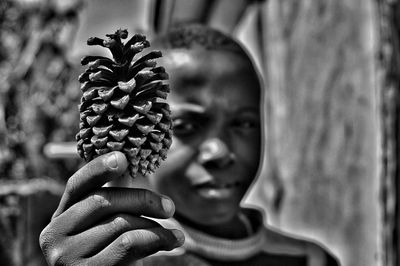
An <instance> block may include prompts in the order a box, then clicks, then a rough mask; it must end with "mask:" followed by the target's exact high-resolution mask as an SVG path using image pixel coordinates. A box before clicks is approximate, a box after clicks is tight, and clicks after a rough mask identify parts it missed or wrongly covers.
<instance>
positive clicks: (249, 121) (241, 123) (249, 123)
mask: <svg viewBox="0 0 400 266" xmlns="http://www.w3.org/2000/svg"><path fill="white" fill-rule="evenodd" d="M232 126H233V127H235V128H239V129H257V128H259V127H260V123H259V121H258V119H255V118H239V119H237V120H235V121H233V123H232Z"/></svg>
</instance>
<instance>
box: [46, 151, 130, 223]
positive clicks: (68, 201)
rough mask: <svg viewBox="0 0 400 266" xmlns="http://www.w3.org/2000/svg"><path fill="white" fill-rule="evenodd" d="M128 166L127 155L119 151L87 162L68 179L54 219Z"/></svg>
mask: <svg viewBox="0 0 400 266" xmlns="http://www.w3.org/2000/svg"><path fill="white" fill-rule="evenodd" d="M127 167H128V162H127V159H126V157H125V155H124V154H123V153H121V152H118V151H115V152H111V153H108V154H104V155H102V156H99V157H96V158H95V159H93V160H92V161H90V162H89V163H87V164H86V165H85V166H83V167H82V168H81V169H79V170H78V171H77V172H76V173H75V174H74V175H72V176H71V177H70V178H69V179H68V182H67V184H66V187H65V191H64V194H63V195H62V197H61V200H60V203H59V205H58V208H57V210H56V211H55V212H54V214H53V217H52V219H54V218H55V217H57V216H58V215H60V214H61V213H62V212H64V211H65V210H66V209H67V208H68V207H70V206H71V205H73V204H74V203H76V201H78V200H79V199H80V198H82V197H84V196H86V195H87V194H89V193H90V192H92V191H94V190H96V189H99V188H100V187H102V186H103V185H104V184H105V183H107V182H109V181H110V180H112V179H113V178H116V177H119V176H121V175H122V174H123V173H124V172H125V171H126V170H127Z"/></svg>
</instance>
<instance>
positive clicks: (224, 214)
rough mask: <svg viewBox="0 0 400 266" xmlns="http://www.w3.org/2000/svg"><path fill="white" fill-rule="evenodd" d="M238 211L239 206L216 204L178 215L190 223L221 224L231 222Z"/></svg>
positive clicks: (210, 225) (211, 225)
mask: <svg viewBox="0 0 400 266" xmlns="http://www.w3.org/2000/svg"><path fill="white" fill-rule="evenodd" d="M238 212H239V206H218V208H207V209H206V210H205V209H200V210H197V211H196V213H193V210H192V212H191V213H188V215H184V214H183V215H180V216H183V217H185V218H184V219H185V220H190V223H192V224H198V225H201V226H205V227H213V226H220V225H221V226H222V225H224V224H227V223H229V222H231V221H232V220H233V219H234V218H235V217H236V215H237V213H238Z"/></svg>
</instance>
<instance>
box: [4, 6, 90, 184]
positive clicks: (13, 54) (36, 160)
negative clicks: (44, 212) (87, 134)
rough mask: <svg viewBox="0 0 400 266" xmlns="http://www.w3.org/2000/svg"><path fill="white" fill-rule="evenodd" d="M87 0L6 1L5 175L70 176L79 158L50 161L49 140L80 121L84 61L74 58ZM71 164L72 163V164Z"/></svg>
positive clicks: (68, 135) (65, 136) (69, 134)
mask: <svg viewBox="0 0 400 266" xmlns="http://www.w3.org/2000/svg"><path fill="white" fill-rule="evenodd" d="M81 8H82V3H81V1H68V3H62V1H58V2H57V1H54V0H35V1H33V0H30V1H28V0H24V1H21V0H20V1H16V0H2V1H1V2H0V17H2V20H1V21H0V39H1V40H2V41H1V42H0V178H1V179H24V178H33V177H43V176H51V177H53V178H60V179H61V180H63V179H65V178H67V177H68V176H69V175H70V174H71V172H72V171H74V170H76V168H77V164H78V161H75V160H69V161H68V162H65V161H63V162H58V161H50V162H49V160H48V159H46V158H45V157H44V155H43V152H42V150H43V146H44V144H45V143H47V142H50V141H57V142H59V141H71V140H74V134H75V132H77V127H78V117H79V115H78V108H77V104H78V102H79V96H80V90H79V84H78V82H77V76H78V69H79V66H78V65H77V64H76V63H71V62H70V61H69V60H68V52H69V49H70V47H71V44H72V41H73V39H74V36H75V33H76V28H77V26H78V16H77V15H78V12H79V10H80V9H81ZM69 164H70V165H69Z"/></svg>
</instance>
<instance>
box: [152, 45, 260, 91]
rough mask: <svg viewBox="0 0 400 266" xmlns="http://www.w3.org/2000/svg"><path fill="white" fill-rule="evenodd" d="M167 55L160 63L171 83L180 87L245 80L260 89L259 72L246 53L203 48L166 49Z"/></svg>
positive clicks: (165, 53)
mask: <svg viewBox="0 0 400 266" xmlns="http://www.w3.org/2000/svg"><path fill="white" fill-rule="evenodd" d="M163 54H164V55H163V57H162V58H161V62H160V63H161V64H162V65H163V66H165V67H166V69H167V72H168V73H169V74H170V82H172V83H174V85H177V86H178V87H181V86H180V85H182V86H188V85H193V86H195V85H203V84H204V83H207V82H211V81H218V82H221V83H222V82H223V83H227V82H240V83H242V82H244V83H248V84H253V87H257V88H258V90H259V89H260V80H259V77H258V74H257V73H256V72H255V69H254V67H253V65H252V63H251V61H250V60H248V59H247V58H246V57H244V56H243V55H240V54H237V53H234V52H228V51H222V50H205V49H203V48H198V49H173V50H166V51H164V52H163Z"/></svg>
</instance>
